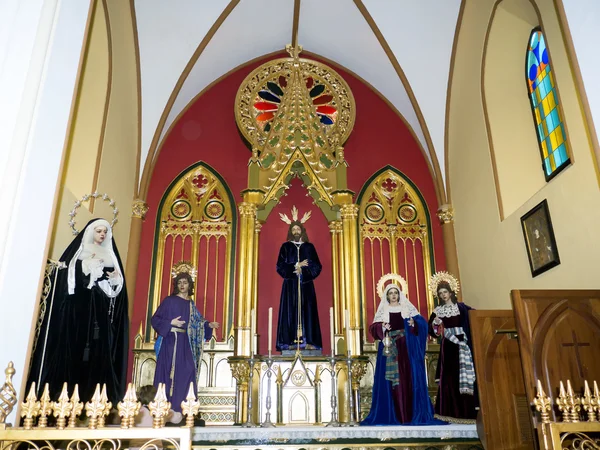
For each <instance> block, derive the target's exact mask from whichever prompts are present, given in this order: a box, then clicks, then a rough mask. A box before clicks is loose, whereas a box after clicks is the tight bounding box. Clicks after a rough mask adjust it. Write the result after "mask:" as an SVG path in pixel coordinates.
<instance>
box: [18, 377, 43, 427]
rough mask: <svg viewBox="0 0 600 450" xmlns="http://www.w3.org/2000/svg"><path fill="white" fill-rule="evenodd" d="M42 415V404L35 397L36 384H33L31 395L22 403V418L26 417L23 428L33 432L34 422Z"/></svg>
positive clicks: (30, 390) (30, 389)
mask: <svg viewBox="0 0 600 450" xmlns="http://www.w3.org/2000/svg"><path fill="white" fill-rule="evenodd" d="M39 414H40V402H38V400H37V397H36V396H35V382H33V383H31V387H30V388H29V394H27V398H26V399H25V401H24V402H22V403H21V417H24V418H25V420H24V421H23V427H24V428H25V429H26V430H31V428H32V427H33V421H34V420H35V418H36V417H37V416H39Z"/></svg>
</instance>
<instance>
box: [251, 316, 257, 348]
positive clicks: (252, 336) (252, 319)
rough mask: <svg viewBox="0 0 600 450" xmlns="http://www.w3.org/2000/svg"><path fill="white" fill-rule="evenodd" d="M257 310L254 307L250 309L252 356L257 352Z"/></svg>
mask: <svg viewBox="0 0 600 450" xmlns="http://www.w3.org/2000/svg"><path fill="white" fill-rule="evenodd" d="M254 315H255V311H254V310H253V309H252V310H250V354H251V355H252V356H254V353H256V347H255V341H254V322H255V320H254V319H255V318H254Z"/></svg>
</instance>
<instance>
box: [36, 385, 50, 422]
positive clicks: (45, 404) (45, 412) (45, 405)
mask: <svg viewBox="0 0 600 450" xmlns="http://www.w3.org/2000/svg"><path fill="white" fill-rule="evenodd" d="M50 414H52V401H51V400H50V387H49V386H48V383H46V385H45V386H44V391H43V392H42V397H41V398H40V420H38V427H39V428H45V427H47V426H48V416H49V415H50Z"/></svg>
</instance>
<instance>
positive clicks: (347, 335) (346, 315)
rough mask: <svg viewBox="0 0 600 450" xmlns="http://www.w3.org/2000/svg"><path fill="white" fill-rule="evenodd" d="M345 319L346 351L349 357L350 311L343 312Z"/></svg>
mask: <svg viewBox="0 0 600 450" xmlns="http://www.w3.org/2000/svg"><path fill="white" fill-rule="evenodd" d="M344 313H345V319H346V349H347V350H348V355H350V311H348V310H345V311H344Z"/></svg>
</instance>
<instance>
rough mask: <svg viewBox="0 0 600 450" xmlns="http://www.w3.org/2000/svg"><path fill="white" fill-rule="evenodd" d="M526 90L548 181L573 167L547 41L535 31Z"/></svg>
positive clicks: (539, 32)
mask: <svg viewBox="0 0 600 450" xmlns="http://www.w3.org/2000/svg"><path fill="white" fill-rule="evenodd" d="M525 69H526V71H527V87H528V89H529V99H530V100H531V108H532V112H533V120H534V122H535V127H536V132H537V137H538V141H539V144H540V152H541V156H542V167H543V169H544V175H545V176H546V181H549V180H550V179H551V178H552V177H553V176H554V175H556V174H558V172H560V171H561V170H562V169H564V168H565V167H567V166H568V165H569V164H570V162H571V161H570V160H569V151H568V149H567V140H566V135H565V127H564V124H563V119H562V116H561V113H560V110H559V108H558V96H557V95H556V82H555V80H554V72H553V71H552V68H551V67H550V61H549V58H548V49H547V48H546V40H545V39H544V34H543V33H542V31H541V30H540V29H534V30H533V31H532V32H531V36H530V37H529V45H528V47H527V61H526V67H525Z"/></svg>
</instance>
